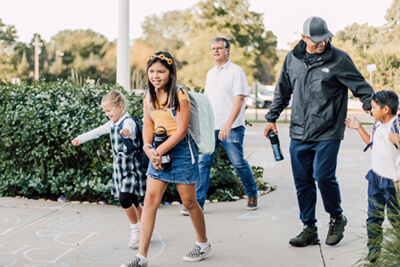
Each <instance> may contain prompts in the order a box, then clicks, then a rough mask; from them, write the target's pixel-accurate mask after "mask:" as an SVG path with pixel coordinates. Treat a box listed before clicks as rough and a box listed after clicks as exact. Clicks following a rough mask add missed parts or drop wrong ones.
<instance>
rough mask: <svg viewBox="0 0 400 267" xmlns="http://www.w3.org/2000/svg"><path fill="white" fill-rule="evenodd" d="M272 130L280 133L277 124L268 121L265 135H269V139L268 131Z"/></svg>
mask: <svg viewBox="0 0 400 267" xmlns="http://www.w3.org/2000/svg"><path fill="white" fill-rule="evenodd" d="M271 130H274V132H275V134H276V135H278V129H276V124H275V122H268V123H267V126H266V127H265V130H264V135H265V137H267V138H268V139H269V135H268V133H269V131H271Z"/></svg>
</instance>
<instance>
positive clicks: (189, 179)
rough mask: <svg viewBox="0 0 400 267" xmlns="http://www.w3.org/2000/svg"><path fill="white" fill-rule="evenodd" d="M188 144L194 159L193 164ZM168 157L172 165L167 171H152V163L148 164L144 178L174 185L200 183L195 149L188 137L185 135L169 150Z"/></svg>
mask: <svg viewBox="0 0 400 267" xmlns="http://www.w3.org/2000/svg"><path fill="white" fill-rule="evenodd" d="M189 143H190V146H191V150H192V153H193V157H194V163H193V164H192V155H191V153H190V149H189ZM170 155H171V159H172V165H171V166H170V167H169V168H168V169H165V170H156V169H154V166H153V163H151V162H149V167H148V168H147V172H146V176H147V177H151V178H153V179H157V180H161V181H164V182H168V183H176V184H196V183H198V182H199V181H200V174H199V159H198V153H197V147H196V144H195V143H194V141H193V139H192V138H191V137H190V136H189V135H186V136H185V137H184V138H183V139H182V140H181V141H180V142H179V143H178V144H177V145H176V146H175V147H173V148H172V149H171V150H170Z"/></svg>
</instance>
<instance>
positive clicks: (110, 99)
mask: <svg viewBox="0 0 400 267" xmlns="http://www.w3.org/2000/svg"><path fill="white" fill-rule="evenodd" d="M101 103H102V104H103V103H108V104H110V105H111V106H115V107H119V105H120V104H122V109H123V111H124V112H126V110H127V108H128V107H127V105H128V102H127V101H126V98H125V96H124V95H123V94H122V93H121V92H120V91H117V90H112V91H110V92H108V93H107V94H105V95H104V96H103V99H102V100H101Z"/></svg>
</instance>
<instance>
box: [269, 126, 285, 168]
mask: <svg viewBox="0 0 400 267" xmlns="http://www.w3.org/2000/svg"><path fill="white" fill-rule="evenodd" d="M268 136H269V141H271V146H272V151H273V152H274V157H275V160H276V161H281V160H283V155H282V152H281V145H280V143H279V138H278V136H277V135H276V134H275V132H274V130H270V131H269V132H268Z"/></svg>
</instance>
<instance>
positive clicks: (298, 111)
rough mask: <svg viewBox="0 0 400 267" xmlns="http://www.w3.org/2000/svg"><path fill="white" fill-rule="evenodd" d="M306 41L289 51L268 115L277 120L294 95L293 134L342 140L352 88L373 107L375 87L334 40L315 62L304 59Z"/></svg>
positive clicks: (294, 136) (301, 137)
mask: <svg viewBox="0 0 400 267" xmlns="http://www.w3.org/2000/svg"><path fill="white" fill-rule="evenodd" d="M305 48H306V43H305V42H304V41H300V42H299V43H298V44H297V45H296V47H295V48H294V49H293V50H292V51H290V52H289V53H288V55H287V56H286V59H285V61H284V63H283V67H282V71H281V74H280V77H279V81H278V83H277V86H276V88H275V94H274V101H273V103H272V105H271V107H270V111H269V112H268V114H267V115H265V118H266V119H267V121H268V122H275V121H276V120H277V119H278V118H279V115H280V113H281V112H282V111H283V110H284V109H285V108H286V107H287V106H288V104H289V101H290V99H291V97H292V95H293V101H292V115H291V124H290V137H291V138H292V139H296V140H300V141H305V142H309V141H311V142H316V141H327V140H342V139H343V137H344V130H345V127H346V126H345V119H346V114H347V98H348V96H347V94H348V88H349V89H350V90H351V92H352V93H353V95H354V96H355V97H358V98H360V100H361V101H362V102H363V109H364V110H370V109H371V95H372V94H373V93H374V90H373V89H372V87H371V86H370V85H369V84H368V83H367V82H366V81H365V79H364V78H363V76H362V75H361V73H360V72H359V71H358V69H357V68H356V66H355V65H354V63H353V61H352V60H351V58H350V56H349V55H348V54H347V53H346V52H343V51H341V50H339V49H336V48H335V47H334V46H333V45H332V44H331V42H328V44H327V45H326V48H325V51H324V53H322V54H321V57H320V58H319V59H318V60H317V61H316V62H315V63H313V64H312V65H308V63H306V61H304V59H303V58H304V54H305Z"/></svg>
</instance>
